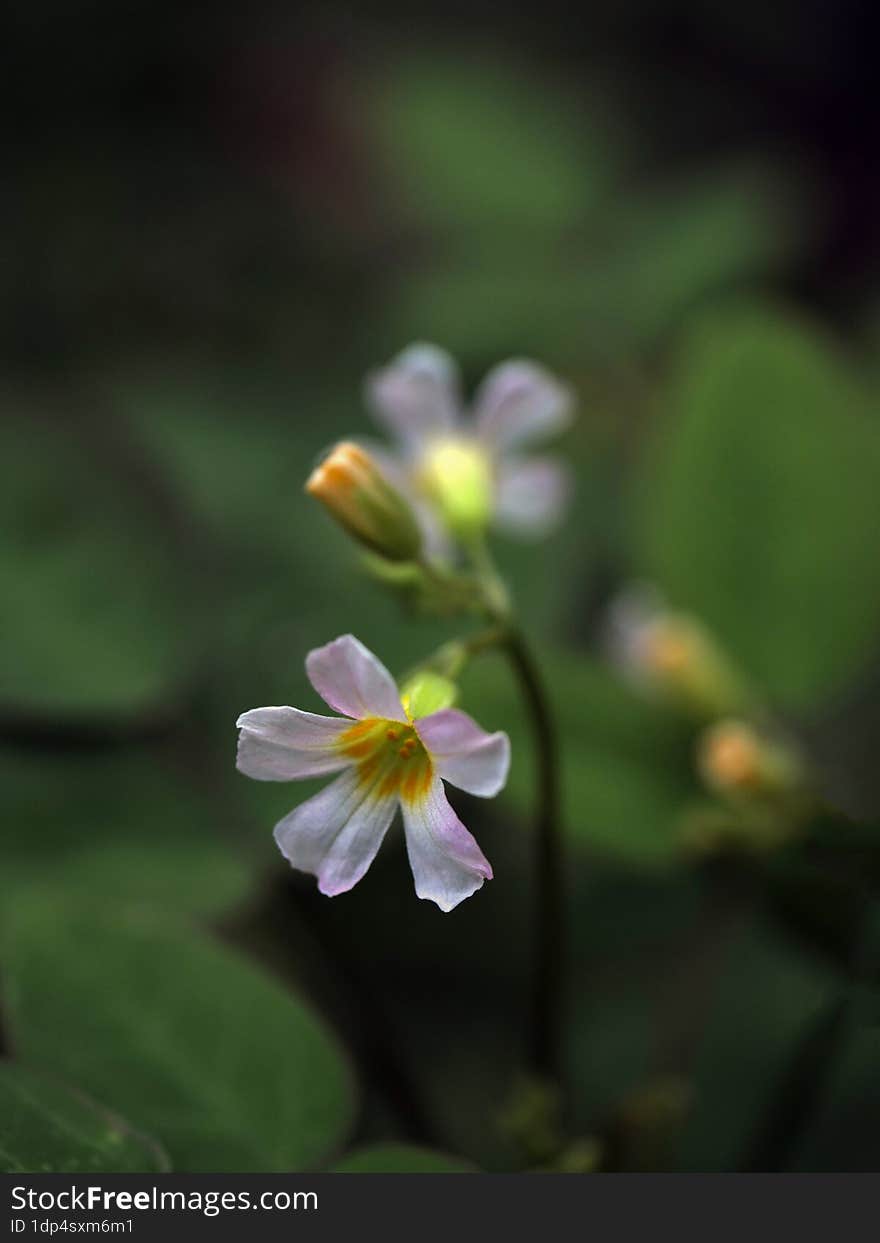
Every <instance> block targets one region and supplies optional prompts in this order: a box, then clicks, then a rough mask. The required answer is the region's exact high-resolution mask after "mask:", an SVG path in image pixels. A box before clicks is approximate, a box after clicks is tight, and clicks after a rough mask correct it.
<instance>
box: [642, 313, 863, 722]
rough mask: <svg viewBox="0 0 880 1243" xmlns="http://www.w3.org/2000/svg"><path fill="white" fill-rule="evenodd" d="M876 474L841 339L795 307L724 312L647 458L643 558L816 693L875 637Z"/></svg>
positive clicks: (793, 701) (688, 365) (780, 673)
mask: <svg viewBox="0 0 880 1243" xmlns="http://www.w3.org/2000/svg"><path fill="white" fill-rule="evenodd" d="M878 479H880V425H878V423H877V421H876V419H872V417H871V414H870V412H869V410H868V406H867V402H866V397H865V394H864V392H863V391H862V389H861V387H860V385H859V383H858V382H857V379H856V378H855V377H854V376H853V375H852V373H851V372H850V370H849V369H848V368H847V367H846V365H845V364H844V362H843V361H842V360H841V359H840V358H839V357H837V356H836V354H835V353H834V351H833V350H832V349H831V348H830V347H829V346H828V344H827V342H825V341H824V340H823V339H822V338H821V337H819V336H817V334H815V333H814V332H812V331H811V330H809V329H808V328H806V327H804V326H803V325H801V324H799V323H796V322H794V321H792V320H789V319H786V318H784V317H783V316H781V315H771V314H769V313H767V312H763V311H754V312H749V311H742V312H732V313H728V314H719V315H716V316H712V317H710V318H709V319H708V320H707V321H706V322H704V323H703V324H702V326H701V327H700V328H699V329H698V330H697V331H696V332H695V333H694V334H693V336H692V337H691V338H690V340H689V341H688V342H687V345H686V347H685V350H684V355H683V359H682V365H681V368H680V374H679V376H678V379H677V381H676V383H675V385H674V387H673V393H672V399H671V409H670V412H669V415H668V417H667V418H666V419H665V420H664V421H663V422H662V424H661V425H660V426H659V427H658V429H657V438H656V443H655V445H654V450H653V452H652V453H651V454H650V456H649V459H648V461H647V463H646V475H645V478H644V480H643V482H644V485H645V494H644V496H643V498H642V499H643V503H642V505H641V509H640V525H639V528H638V532H637V535H638V552H639V559H640V562H641V568H642V569H643V570H644V571H645V572H647V573H648V574H649V575H651V576H653V577H654V578H656V579H657V580H658V581H659V582H660V584H661V585H662V587H663V588H664V589H665V590H666V591H667V592H668V594H669V596H670V598H671V600H672V602H673V603H674V605H675V606H677V607H680V608H685V609H692V610H694V611H695V612H696V613H698V614H699V615H700V616H701V617H702V618H703V619H704V620H705V621H706V622H707V623H708V624H709V625H710V626H711V627H713V628H714V629H715V631H716V632H717V633H718V635H719V636H720V637H721V639H722V640H723V641H724V642H725V643H727V644H728V645H729V647H730V649H731V650H732V652H733V653H734V654H735V655H736V656H737V657H738V658H739V659H740V660H741V661H742V663H743V665H744V666H745V667H746V669H747V670H748V671H749V672H750V673H752V674H754V675H755V676H756V677H757V678H759V679H760V680H761V681H762V682H763V683H764V684H765V685H766V686H767V688H768V689H769V690H770V692H772V694H773V695H775V696H776V697H777V698H778V699H779V700H781V701H783V702H784V703H786V704H790V705H797V706H803V705H806V704H809V703H811V702H813V701H814V700H816V699H817V698H819V697H821V696H823V695H826V694H828V693H829V692H831V691H833V690H834V688H835V687H837V686H838V685H839V684H840V683H841V681H842V680H843V679H845V678H846V677H847V676H848V675H850V674H852V673H853V672H854V671H855V669H856V668H857V667H858V664H859V661H860V660H862V659H864V658H865V656H866V654H867V653H868V651H869V650H870V648H871V645H872V644H874V643H876V639H877V633H878V626H880V557H878V556H877V542H878V536H880V495H878V488H877V481H878Z"/></svg>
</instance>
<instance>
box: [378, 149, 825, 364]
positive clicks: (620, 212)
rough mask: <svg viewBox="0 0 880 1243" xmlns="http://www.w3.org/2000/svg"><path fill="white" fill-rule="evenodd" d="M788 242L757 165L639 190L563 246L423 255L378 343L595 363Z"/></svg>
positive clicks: (473, 245)
mask: <svg viewBox="0 0 880 1243" xmlns="http://www.w3.org/2000/svg"><path fill="white" fill-rule="evenodd" d="M800 233H801V230H800V229H799V227H798V226H797V224H796V221H795V219H794V218H793V213H792V210H791V205H790V196H789V195H788V194H787V193H786V192H785V190H784V188H783V187H781V186H780V185H779V184H778V180H777V179H776V178H774V177H773V176H771V175H770V173H769V172H768V171H767V170H766V169H760V168H757V167H754V168H748V169H745V170H733V171H729V170H726V169H722V170H720V171H719V172H716V173H714V174H704V175H702V176H700V177H692V178H686V179H683V180H682V181H681V182H680V183H678V184H673V185H670V186H664V187H662V188H661V189H654V188H651V187H645V188H643V189H642V190H641V192H640V194H639V195H638V197H637V198H628V197H626V196H619V197H617V196H616V197H614V198H612V199H610V200H609V202H608V203H607V205H606V206H605V208H604V210H601V211H600V213H599V215H598V217H592V218H591V219H590V220H589V221H587V222H582V224H581V227H580V230H579V232H578V234H577V235H576V236H575V237H573V238H569V239H568V240H567V241H566V243H565V244H564V245H562V244H557V243H556V242H554V241H547V240H546V239H545V240H543V242H542V243H541V244H537V245H536V244H535V239H534V237H533V236H531V235H529V236H525V235H523V236H517V235H516V234H513V235H510V234H509V233H507V234H505V233H502V234H501V235H500V237H494V238H493V239H492V244H491V245H487V243H486V240H485V239H484V238H483V237H482V235H480V234H477V235H475V236H471V237H470V238H469V239H464V240H463V239H462V238H457V239H456V242H455V245H454V246H450V247H447V248H445V249H443V250H441V251H440V253H436V252H433V251H432V253H431V255H430V258H429V259H428V261H427V262H425V263H424V264H423V265H422V266H419V267H413V268H411V269H409V270H408V271H407V272H406V273H405V274H404V276H403V278H402V279H401V281H400V283H399V285H398V286H397V288H396V293H395V298H394V300H393V301H392V303H391V304H390V306H389V311H388V327H387V335H388V337H389V338H391V339H400V340H406V339H408V338H409V337H411V336H412V335H413V332H414V331H415V329H414V328H413V325H418V333H419V335H420V336H423V337H427V338H428V339H432V340H438V341H441V342H442V343H443V344H444V345H446V346H447V347H448V348H450V349H452V351H453V352H454V353H456V354H458V355H460V356H462V357H464V358H470V357H472V356H473V355H474V354H475V353H476V354H478V355H479V356H480V357H482V358H488V357H492V356H493V355H497V356H503V355H505V354H510V353H511V352H516V351H520V350H526V351H527V352H529V353H533V354H534V353H537V354H540V356H541V357H542V358H544V359H545V360H546V361H549V362H551V363H554V364H558V365H568V366H571V365H572V364H573V363H581V362H583V360H584V358H586V359H587V360H589V361H590V362H591V363H592V364H593V365H595V363H596V362H602V361H603V360H607V359H609V358H611V359H613V358H618V357H620V356H621V355H624V356H629V355H631V354H632V352H633V351H634V350H642V349H644V348H645V347H647V346H650V345H651V344H652V343H654V342H656V341H657V339H658V338H660V337H661V336H662V335H663V334H664V333H668V332H669V331H670V330H671V329H672V328H673V327H675V326H676V325H677V324H678V322H679V321H680V319H681V317H682V315H683V314H684V313H685V312H687V311H688V310H690V308H691V307H693V306H694V305H696V304H698V303H699V301H700V299H701V298H705V297H706V296H707V295H708V294H710V293H714V292H715V291H717V290H719V289H724V288H727V287H729V286H731V285H733V284H736V283H738V282H741V281H742V280H743V279H744V278H747V277H752V276H753V275H754V274H755V273H757V272H762V271H765V270H766V269H767V268H768V267H772V266H774V265H775V264H778V262H779V261H780V260H781V258H782V257H783V256H785V255H787V254H788V252H789V251H790V250H791V249H792V248H793V247H794V246H795V245H796V244H797V241H798V239H799V237H800ZM505 241H506V244H507V249H506V250H505V249H504V243H505Z"/></svg>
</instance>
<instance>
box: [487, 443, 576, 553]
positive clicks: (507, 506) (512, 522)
mask: <svg viewBox="0 0 880 1243" xmlns="http://www.w3.org/2000/svg"><path fill="white" fill-rule="evenodd" d="M571 492H572V478H571V472H570V471H569V470H567V469H566V467H565V466H564V465H563V464H562V463H561V462H556V461H553V460H551V459H550V458H530V459H528V460H525V461H521V460H518V459H508V460H507V461H502V462H501V463H499V466H498V471H497V474H496V479H495V515H494V516H495V522H496V523H497V525H498V526H500V527H502V528H503V529H504V530H506V531H509V532H511V534H513V535H521V536H530V537H532V538H533V539H539V538H540V537H541V536H543V535H546V534H547V533H548V532H549V531H552V530H553V528H554V527H555V526H557V525H558V523H559V521H560V519H561V518H562V515H563V514H564V512H565V509H566V506H567V505H568V502H569V499H570V497H571Z"/></svg>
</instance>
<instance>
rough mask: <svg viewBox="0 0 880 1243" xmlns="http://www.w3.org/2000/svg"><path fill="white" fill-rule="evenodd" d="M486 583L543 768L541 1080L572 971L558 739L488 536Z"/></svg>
mask: <svg viewBox="0 0 880 1243" xmlns="http://www.w3.org/2000/svg"><path fill="white" fill-rule="evenodd" d="M468 551H469V553H470V557H471V563H472V565H473V568H474V570H475V572H476V574H477V576H478V579H479V582H480V584H481V587H482V594H483V610H484V612H485V614H486V615H487V617H488V618H489V619H490V620H491V621H492V622H494V623H495V625H496V626H497V627H498V629H499V631H500V634H499V637H498V640H497V644H498V646H499V647H500V649H501V650H502V651H503V652H504V654H505V655H506V657H507V659H508V661H509V663H510V665H511V667H512V669H513V672H514V674H515V676H516V678H517V680H518V682H519V685H520V689H521V692H522V695H523V698H524V700H525V707H526V715H527V717H528V719H529V723H530V726H531V731H532V738H533V745H534V753H535V765H536V770H537V800H536V807H535V826H536V842H535V851H536V853H535V872H534V876H535V907H534V928H535V949H534V961H533V971H534V975H533V983H532V995H531V1000H530V1009H529V1029H528V1030H529V1037H528V1063H529V1069H530V1071H531V1072H532V1074H533V1075H534V1076H535V1078H536V1079H537V1080H540V1081H546V1082H547V1083H549V1084H555V1085H561V1083H562V1027H563V993H564V982H565V973H566V940H567V933H566V920H565V891H564V885H563V840H562V830H561V812H562V807H561V794H560V765H559V743H558V739H557V736H556V725H555V722H554V719H553V712H552V709H551V707H550V702H549V698H548V695H547V692H546V689H545V687H544V680H543V678H542V676H541V672H540V669H539V667H538V664H537V662H536V661H535V658H534V655H533V654H532V650H531V648H530V646H529V644H528V643H527V641H526V639H525V638H524V636H523V634H522V632H521V631H520V630H519V628H518V627H517V626H516V624H515V622H514V620H513V608H512V602H511V600H510V595H509V593H508V590H507V586H506V584H505V583H504V581H503V579H502V578H501V576H500V574H499V573H498V570H497V569H496V567H495V563H494V561H493V559H492V555H491V553H490V551H489V547H488V545H487V543H486V541H485V539H483V538H482V537H480V538H475V539H474V540H473V541H472V542H471V544H470V546H469V549H468Z"/></svg>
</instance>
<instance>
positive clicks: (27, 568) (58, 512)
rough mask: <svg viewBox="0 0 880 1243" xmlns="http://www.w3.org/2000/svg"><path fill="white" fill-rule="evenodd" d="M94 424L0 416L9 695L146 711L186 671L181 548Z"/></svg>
mask: <svg viewBox="0 0 880 1243" xmlns="http://www.w3.org/2000/svg"><path fill="white" fill-rule="evenodd" d="M93 434H94V429H92V430H91V432H88V433H87V432H86V431H85V430H84V429H83V427H81V426H79V425H76V424H74V423H70V424H68V425H62V424H61V423H60V422H59V421H58V420H49V419H47V418H44V417H41V416H40V415H36V414H32V416H31V417H29V418H25V417H17V418H16V417H13V418H4V420H3V422H2V425H0V457H2V460H3V463H4V466H5V472H4V487H3V490H2V497H0V527H2V531H3V535H2V538H0V580H2V581H3V583H4V584H5V586H4V592H3V594H4V600H5V604H4V622H3V642H4V654H3V660H2V664H0V702H2V703H4V704H6V705H9V704H11V705H14V706H15V707H26V708H28V709H37V710H40V711H46V712H62V713H63V712H76V713H80V714H82V713H84V712H122V711H126V712H127V711H137V710H148V709H152V708H154V707H155V705H156V703H157V701H165V700H167V699H168V698H169V697H172V696H173V694H174V691H175V688H176V686H177V685H178V684H179V682H180V680H181V679H182V678H184V677H185V676H186V675H187V674H188V673H189V672H190V662H191V659H192V647H191V640H192V632H191V630H190V620H191V619H190V616H189V614H188V612H187V609H186V607H185V606H184V605H182V600H183V599H185V592H186V583H185V578H184V576H183V574H182V573H181V568H180V564H179V560H178V552H179V549H178V547H177V546H176V544H175V541H174V540H172V539H171V537H170V535H169V531H168V529H167V527H165V526H164V525H163V524H162V523H161V521H156V520H155V518H154V516H153V515H151V514H150V513H149V511H148V510H147V508H146V507H145V506H143V505H140V504H139V501H138V498H137V496H136V494H134V493H133V490H132V487H131V481H130V480H124V479H122V478H120V477H118V476H117V475H116V474H114V469H113V466H112V465H111V464H109V463H108V460H107V459H106V457H104V456H103V454H99V453H98V452H97V450H98V444H97V443H96V442H95V441H94V440H92V439H90V437H91V436H93Z"/></svg>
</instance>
